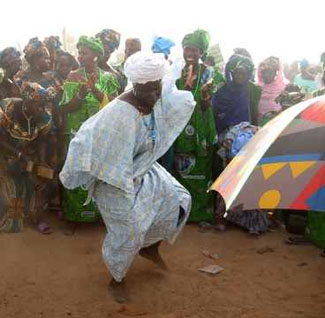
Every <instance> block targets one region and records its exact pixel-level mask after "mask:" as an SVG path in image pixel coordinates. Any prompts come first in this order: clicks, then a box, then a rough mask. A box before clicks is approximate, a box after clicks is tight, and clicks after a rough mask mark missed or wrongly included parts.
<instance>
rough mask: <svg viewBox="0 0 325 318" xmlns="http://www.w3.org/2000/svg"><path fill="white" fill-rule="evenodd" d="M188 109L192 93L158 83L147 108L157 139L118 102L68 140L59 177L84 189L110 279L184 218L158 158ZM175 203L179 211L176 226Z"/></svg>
mask: <svg viewBox="0 0 325 318" xmlns="http://www.w3.org/2000/svg"><path fill="white" fill-rule="evenodd" d="M194 106H195V102H194V100H193V96H192V94H191V93H190V92H186V91H179V90H177V89H176V87H175V86H174V85H171V84H170V83H169V84H164V85H163V91H162V97H161V99H160V100H159V101H158V102H157V103H156V105H155V107H154V110H153V114H154V118H155V130H156V134H157V136H156V140H155V143H153V142H152V139H151V136H150V130H149V129H148V122H149V121H150V118H151V115H147V116H141V115H140V113H139V112H138V110H136V109H135V108H134V107H133V106H132V105H130V104H128V103H127V102H125V101H122V100H119V99H115V100H114V101H112V102H111V103H110V104H109V105H107V106H106V107H105V108H103V109H102V110H101V111H100V112H98V113H97V114H96V115H94V116H93V117H91V118H90V119H88V120H87V121H86V122H85V123H84V124H83V125H82V127H81V128H80V130H79V131H78V132H77V134H76V136H75V137H74V139H73V140H72V141H71V143H70V146H69V151H68V155H67V158H66V162H65V164H64V167H63V169H62V171H61V173H60V179H61V182H62V184H63V185H64V186H65V187H66V188H68V189H73V188H75V187H78V186H85V187H86V188H88V189H89V192H90V194H91V195H92V197H93V199H94V200H95V202H96V204H97V206H98V208H99V210H100V212H101V215H102V217H103V220H104V222H105V225H106V228H107V235H106V237H105V240H104V243H103V248H102V253H103V258H104V261H105V263H106V264H107V266H108V269H109V271H110V273H111V274H112V276H113V278H114V279H115V280H116V281H121V280H122V279H123V277H124V276H125V275H126V272H127V270H128V268H129V266H130V265H131V263H132V261H133V259H134V257H135V256H136V255H137V253H138V252H139V250H140V249H141V248H143V247H147V246H150V245H152V244H154V243H156V242H158V241H161V240H167V241H169V242H170V243H173V241H174V240H175V239H176V237H177V235H178V234H179V232H180V231H181V229H182V227H183V226H184V224H185V222H186V220H187V217H188V215H189V212H190V207H191V197H190V194H189V193H188V191H187V190H186V189H185V188H184V187H183V186H182V185H180V184H179V183H178V182H177V181H176V179H174V178H173V177H172V176H171V175H170V174H169V173H168V172H167V171H166V170H165V169H164V168H163V167H161V166H160V165H159V164H158V163H157V162H156V161H157V159H159V158H160V157H161V156H162V155H163V154H164V153H165V152H166V151H167V150H168V149H169V147H170V146H171V145H172V143H173V142H174V141H175V139H176V138H177V137H178V135H179V134H180V133H181V132H182V130H183V129H184V127H185V125H186V124H187V122H188V121H189V119H190V117H191V115H192V112H193V110H194ZM180 206H181V207H182V208H183V209H184V211H185V215H184V217H183V219H182V220H181V222H180V224H179V222H178V220H179V210H180Z"/></svg>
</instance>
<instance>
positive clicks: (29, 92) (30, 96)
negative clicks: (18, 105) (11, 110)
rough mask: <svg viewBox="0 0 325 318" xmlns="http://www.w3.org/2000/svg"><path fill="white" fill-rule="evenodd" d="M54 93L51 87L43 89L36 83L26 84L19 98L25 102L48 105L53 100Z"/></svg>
mask: <svg viewBox="0 0 325 318" xmlns="http://www.w3.org/2000/svg"><path fill="white" fill-rule="evenodd" d="M55 95H56V92H55V89H54V88H53V87H48V88H47V89H45V88H44V87H43V86H41V85H40V84H38V83H33V82H26V83H25V84H24V85H23V87H22V90H21V96H22V98H23V100H25V101H42V102H43V103H49V102H51V101H53V99H54V98H55Z"/></svg>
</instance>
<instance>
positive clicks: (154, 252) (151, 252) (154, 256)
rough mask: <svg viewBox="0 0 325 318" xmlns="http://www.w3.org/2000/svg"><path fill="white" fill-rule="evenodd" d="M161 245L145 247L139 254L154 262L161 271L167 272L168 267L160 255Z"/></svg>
mask: <svg viewBox="0 0 325 318" xmlns="http://www.w3.org/2000/svg"><path fill="white" fill-rule="evenodd" d="M159 245H160V242H157V243H156V244H153V245H151V246H148V247H144V248H142V249H141V250H140V252H139V254H140V255H141V256H142V257H144V258H146V259H148V260H150V261H152V262H154V263H155V264H156V265H157V266H158V267H159V268H160V269H163V270H167V265H166V263H165V262H164V260H163V259H162V258H161V256H160V254H159Z"/></svg>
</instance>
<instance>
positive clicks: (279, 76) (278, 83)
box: [257, 58, 289, 121]
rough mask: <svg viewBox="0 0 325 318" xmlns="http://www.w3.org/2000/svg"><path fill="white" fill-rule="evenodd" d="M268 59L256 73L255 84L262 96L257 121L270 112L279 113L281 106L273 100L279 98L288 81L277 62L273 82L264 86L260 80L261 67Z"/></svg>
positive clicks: (264, 62)
mask: <svg viewBox="0 0 325 318" xmlns="http://www.w3.org/2000/svg"><path fill="white" fill-rule="evenodd" d="M268 60H269V58H267V59H266V60H264V61H263V62H261V63H260V65H259V67H258V71H257V84H258V85H259V86H260V87H261V88H262V96H261V100H260V103H259V106H258V121H260V120H261V119H262V118H263V116H264V115H265V114H266V113H268V112H270V111H281V109H282V108H281V105H280V104H277V103H276V102H275V98H276V97H277V96H279V95H280V94H281V93H282V92H283V90H284V89H285V87H286V85H287V84H288V83H289V81H288V80H287V79H286V78H285V77H284V75H283V66H282V64H281V63H280V62H279V69H278V71H277V73H276V75H275V78H274V81H273V82H272V83H270V84H265V83H264V82H263V78H262V66H263V65H264V64H266V63H268Z"/></svg>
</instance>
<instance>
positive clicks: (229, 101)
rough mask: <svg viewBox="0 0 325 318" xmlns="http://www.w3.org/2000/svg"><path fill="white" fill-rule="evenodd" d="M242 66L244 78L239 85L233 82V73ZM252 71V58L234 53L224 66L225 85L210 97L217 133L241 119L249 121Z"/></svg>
mask: <svg viewBox="0 0 325 318" xmlns="http://www.w3.org/2000/svg"><path fill="white" fill-rule="evenodd" d="M238 68H242V69H243V70H244V72H245V75H246V76H245V80H244V81H243V83H242V84H241V85H238V84H235V83H234V82H233V74H234V72H235V71H236V70H237V69H238ZM253 71H254V64H253V62H252V60H251V59H250V58H248V57H246V56H243V55H238V54H234V55H232V56H231V57H230V59H229V61H228V63H227V64H226V68H225V77H226V85H224V86H223V87H221V88H220V89H219V90H218V91H217V92H216V93H215V94H214V95H213V97H212V107H213V113H214V120H215V123H216V129H217V132H218V134H220V133H222V132H224V131H225V130H226V129H227V128H229V127H232V126H235V125H237V124H239V123H241V122H243V121H248V122H250V99H249V91H248V87H247V86H248V83H249V80H250V78H251V76H252V73H253Z"/></svg>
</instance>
